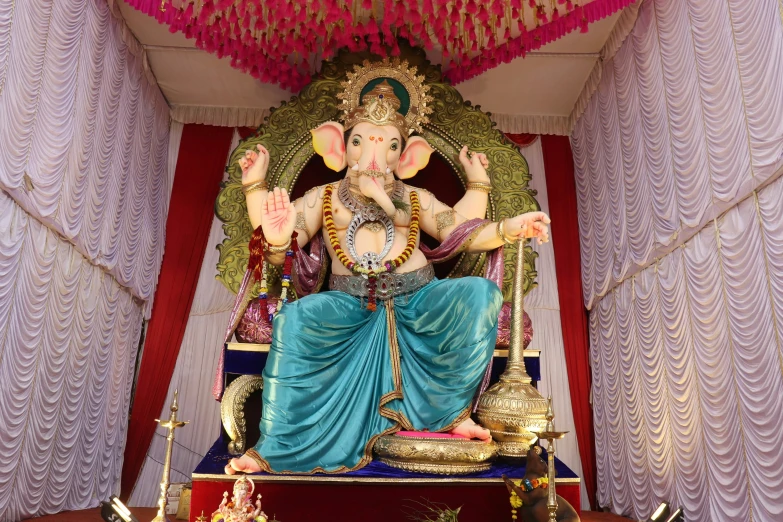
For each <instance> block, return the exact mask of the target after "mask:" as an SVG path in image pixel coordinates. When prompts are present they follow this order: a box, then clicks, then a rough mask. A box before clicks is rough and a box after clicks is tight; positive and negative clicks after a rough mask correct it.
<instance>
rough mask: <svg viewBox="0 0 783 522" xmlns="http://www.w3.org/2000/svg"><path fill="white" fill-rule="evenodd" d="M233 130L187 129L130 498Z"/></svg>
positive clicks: (131, 429) (128, 467) (152, 326)
mask: <svg viewBox="0 0 783 522" xmlns="http://www.w3.org/2000/svg"><path fill="white" fill-rule="evenodd" d="M233 132H234V129H233V128H230V127H213V126H208V125H185V127H184V129H183V131H182V141H181V143H180V148H179V156H178V159H177V168H176V171H175V174H174V186H173V188H172V191H171V202H170V204H169V215H168V218H167V220H166V246H165V250H164V255H163V264H162V266H161V269H160V278H159V279H158V288H157V290H156V293H155V304H154V306H153V309H152V317H151V318H150V322H149V327H148V328H147V337H146V340H145V343H144V351H143V353H142V359H141V367H140V369H139V378H138V381H137V384H136V395H135V397H134V399H133V409H132V410H131V416H130V421H129V426H128V440H127V443H126V446H125V461H124V463H123V467H122V493H121V498H123V499H126V500H127V499H128V497H130V494H131V492H132V491H133V487H134V485H135V484H136V478H137V477H138V475H139V472H140V471H141V466H142V464H143V463H144V458H145V456H146V455H147V451H148V449H149V447H150V442H151V441H152V437H153V435H154V433H155V427H156V426H157V424H156V423H155V419H156V418H158V416H159V415H160V414H161V410H162V409H163V403H164V401H165V400H166V394H167V392H168V388H169V382H170V381H171V375H172V374H173V373H174V364H175V363H176V362H177V355H178V354H179V347H180V344H181V343H182V337H183V336H184V335H185V326H186V325H187V323H188V316H189V314H190V306H191V304H192V303H193V295H194V294H195V293H196V284H197V283H198V275H199V272H200V270H201V263H202V261H203V260H204V252H205V250H206V246H207V240H208V238H209V230H210V228H211V225H212V217H213V210H212V209H213V207H214V204H215V198H217V195H218V191H219V190H220V181H221V179H222V178H223V172H224V169H225V165H226V157H227V155H228V148H229V146H230V145H231V136H232V134H233Z"/></svg>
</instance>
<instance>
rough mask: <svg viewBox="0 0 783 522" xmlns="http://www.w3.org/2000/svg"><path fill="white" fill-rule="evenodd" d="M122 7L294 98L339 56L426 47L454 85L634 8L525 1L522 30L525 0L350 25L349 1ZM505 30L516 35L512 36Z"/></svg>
mask: <svg viewBox="0 0 783 522" xmlns="http://www.w3.org/2000/svg"><path fill="white" fill-rule="evenodd" d="M126 1H127V2H128V3H129V4H130V5H131V6H133V7H134V8H136V9H138V10H140V11H142V12H144V13H146V14H147V15H150V16H153V17H154V18H155V19H156V20H158V22H160V23H162V24H165V25H167V26H168V28H169V30H170V31H171V32H181V33H183V34H185V36H186V37H188V38H191V39H194V40H195V43H196V46H197V47H198V48H200V49H203V50H205V51H207V52H210V53H213V54H215V55H217V56H219V57H222V56H227V57H230V59H231V64H232V66H233V67H236V68H237V69H240V70H242V71H245V72H247V73H249V74H251V75H252V76H253V77H255V78H259V79H260V80H261V81H263V82H267V83H277V84H279V85H280V86H281V87H285V88H290V89H293V90H298V89H300V88H302V87H303V86H304V85H306V84H307V82H308V81H309V79H310V76H311V75H312V74H313V73H314V72H315V71H316V70H314V69H313V67H317V66H316V65H314V64H319V63H320V60H321V59H327V58H329V57H331V56H333V55H334V54H335V52H336V51H337V50H338V49H340V48H344V47H347V48H348V49H349V50H352V51H360V50H363V49H368V48H369V50H370V51H371V52H373V53H375V54H379V55H382V56H383V55H387V54H388V55H393V56H396V55H399V53H400V49H399V45H398V38H402V39H407V40H409V41H410V42H411V44H412V45H419V46H423V47H424V48H426V49H432V48H433V46H434V45H435V43H437V44H439V46H440V47H441V49H443V68H444V71H445V73H444V75H445V76H446V78H447V79H448V80H450V81H451V82H453V83H459V82H461V81H464V80H467V79H468V78H471V77H473V76H476V75H477V74H481V73H483V72H485V71H487V70H489V69H491V68H493V67H496V66H497V65H499V64H500V63H507V62H509V61H511V60H513V59H515V58H518V57H520V56H525V54H526V53H528V52H530V51H532V50H535V49H538V48H539V47H541V46H542V45H544V44H546V43H548V42H551V41H554V40H556V39H558V38H561V37H562V36H563V35H565V34H567V33H569V32H571V31H575V30H579V31H581V32H586V31H587V28H588V24H589V23H592V22H594V21H596V20H600V19H602V18H605V17H607V16H609V15H611V14H613V13H615V12H617V11H618V10H620V9H623V8H624V7H626V6H627V5H629V4H630V3H632V2H633V0H593V1H591V2H589V3H586V4H585V5H577V4H576V3H575V2H573V0H557V2H555V1H551V2H550V3H547V2H545V1H543V0H528V2H527V3H528V5H529V6H530V8H531V9H533V11H534V20H535V23H536V27H535V29H532V30H530V31H528V29H527V27H525V25H524V16H523V13H522V6H523V3H524V0H385V1H381V2H378V1H375V2H374V1H373V0H361V2H358V5H359V6H360V7H361V8H362V9H363V12H360V13H359V14H358V16H359V18H358V19H356V20H354V16H353V14H352V12H351V11H352V9H353V7H354V1H355V0H305V1H302V0H264V1H262V0H202V1H199V2H195V1H190V0H178V1H177V2H176V3H172V0H165V1H164V2H163V4H161V3H159V2H155V1H153V0H126ZM373 4H374V5H373ZM547 6H550V7H547ZM373 7H375V9H374V10H373ZM510 24H515V25H513V27H514V30H515V31H518V32H519V36H514V37H513V38H512V36H511V28H512V27H510Z"/></svg>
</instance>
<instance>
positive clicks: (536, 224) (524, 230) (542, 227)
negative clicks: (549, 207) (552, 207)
mask: <svg viewBox="0 0 783 522" xmlns="http://www.w3.org/2000/svg"><path fill="white" fill-rule="evenodd" d="M549 223H551V220H550V219H549V216H547V215H546V214H545V213H543V212H528V213H526V214H520V215H518V216H514V217H512V218H508V219H506V221H505V223H504V225H503V232H504V233H505V234H506V236H507V237H508V238H509V239H512V238H516V239H522V238H537V239H538V244H539V245H540V244H541V243H547V242H548V241H549V227H548V226H547V225H548V224H549Z"/></svg>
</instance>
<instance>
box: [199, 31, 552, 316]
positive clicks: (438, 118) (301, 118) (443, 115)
mask: <svg viewBox="0 0 783 522" xmlns="http://www.w3.org/2000/svg"><path fill="white" fill-rule="evenodd" d="M402 49H403V51H402V56H401V58H402V59H405V60H407V61H408V63H409V64H411V65H415V66H416V67H417V68H418V74H424V76H425V78H426V80H425V81H426V83H427V84H429V86H430V91H429V92H430V95H431V96H432V97H433V98H434V102H433V103H432V107H433V113H432V114H431V115H430V123H429V124H428V125H426V126H425V128H424V132H423V137H424V138H425V139H426V140H427V141H428V142H429V143H430V145H432V147H433V148H434V149H435V150H436V151H437V153H438V154H440V155H441V157H443V158H444V159H445V160H446V162H448V163H449V165H451V167H452V169H453V170H454V172H455V174H456V175H457V176H458V177H459V179H460V180H461V182H462V184H463V186H464V185H465V183H466V178H465V173H464V171H463V169H462V166H461V165H460V162H459V151H460V149H461V148H462V146H463V145H467V146H468V147H469V148H470V150H472V151H475V152H483V153H484V154H486V155H487V157H488V159H489V165H490V166H489V175H490V177H491V179H492V186H493V190H492V194H491V197H490V204H489V208H488V210H487V213H488V217H489V218H490V219H492V220H497V219H499V218H504V217H509V216H514V215H517V214H521V213H524V212H530V211H534V210H538V209H539V208H540V207H539V205H538V202H537V201H536V199H535V191H533V190H531V189H529V188H528V183H529V182H530V172H529V169H528V165H527V161H525V158H524V157H523V156H522V154H520V153H519V149H518V148H517V147H516V146H515V145H514V144H512V143H510V142H509V141H508V140H507V139H506V137H505V136H504V135H503V133H502V132H500V131H498V130H496V129H495V128H494V124H493V123H492V121H491V120H490V118H489V114H487V113H485V112H482V111H481V110H480V107H478V106H472V105H471V104H470V102H466V101H464V100H463V99H462V96H461V95H460V94H459V92H457V90H456V89H455V88H453V87H452V86H450V85H448V84H447V83H445V82H444V81H443V78H442V76H441V72H440V67H439V66H435V65H432V64H431V63H430V62H429V61H427V59H426V57H425V55H424V52H423V51H421V50H420V49H413V48H410V47H402ZM365 59H370V60H373V59H378V57H375V56H372V55H369V54H366V53H347V52H342V53H340V54H339V56H338V57H337V58H335V59H334V60H333V61H330V62H324V64H323V66H322V69H321V73H320V74H319V75H318V76H316V77H314V78H313V81H312V82H311V83H310V84H309V85H307V86H306V87H305V88H304V89H303V90H302V92H301V93H300V94H299V95H298V96H294V97H292V98H291V100H290V101H288V102H284V103H283V104H282V105H281V106H280V107H277V108H275V109H273V110H272V113H271V115H270V116H269V118H267V120H266V121H265V122H264V124H263V125H261V127H259V128H258V130H257V132H256V134H255V135H254V136H252V137H250V138H248V139H246V140H244V141H243V142H241V143H240V144H239V145H238V146H237V148H236V149H235V150H234V151H233V152H232V154H231V161H230V164H229V167H228V174H229V179H228V181H227V182H226V183H224V184H223V187H222V189H221V191H220V194H219V195H218V198H217V201H216V202H215V213H216V214H217V216H218V218H220V220H221V221H222V222H223V223H224V224H223V230H224V231H225V234H226V239H225V240H224V241H223V243H222V244H221V245H219V246H218V249H219V250H220V260H219V262H218V265H217V270H218V274H217V276H216V277H217V278H218V279H219V280H220V281H221V282H222V283H223V284H224V285H226V287H227V288H228V289H229V290H231V291H232V292H234V293H236V292H237V291H238V289H239V285H240V283H241V281H242V277H243V276H244V273H245V269H246V267H247V259H248V249H247V243H248V241H249V239H250V234H251V233H252V229H251V226H250V221H249V219H248V217H247V209H246V206H245V197H244V194H243V193H242V189H241V183H242V172H241V170H240V168H239V166H238V165H237V161H238V160H239V158H240V157H241V156H242V154H244V151H245V150H247V149H249V148H255V146H256V145H257V144H259V143H261V144H263V145H264V147H266V148H267V150H268V151H269V155H270V163H269V173H268V175H267V179H268V181H269V183H270V185H271V186H279V187H285V188H286V189H288V190H289V192H290V191H291V189H292V188H293V186H294V185H295V183H296V181H297V178H298V177H299V174H300V173H301V172H302V169H303V168H304V167H305V165H306V164H307V162H308V161H309V160H310V158H312V156H313V154H314V151H313V146H312V139H311V136H310V130H311V129H314V128H316V127H317V126H318V125H320V124H321V123H323V122H325V121H330V120H332V121H334V120H337V119H338V117H339V111H338V109H337V107H338V105H339V103H338V100H337V94H338V93H339V92H340V91H341V89H342V88H341V86H340V82H341V81H342V80H344V79H345V76H346V73H347V72H348V71H349V70H353V66H354V64H361V63H362V62H363V61H364V60H365ZM308 188H309V187H308ZM436 196H437V194H436ZM515 255H516V247H507V248H506V249H505V259H504V262H505V273H506V275H505V281H504V285H503V295H504V298H505V300H507V301H510V300H511V281H512V270H513V268H514V256H515ZM536 256H537V254H536V253H535V252H534V251H533V249H532V248H530V245H529V242H528V243H526V246H525V267H526V270H527V274H526V275H527V277H526V279H525V291H526V292H528V291H530V289H532V288H533V287H534V286H535V285H536V283H535V278H536V275H537V274H536V271H535V259H536ZM485 262H486V255H484V254H463V255H462V257H461V258H460V260H459V262H458V263H457V265H456V266H455V268H454V269H453V270H452V272H451V274H450V276H452V277H459V276H463V275H480V274H481V273H482V270H483V266H484V263H485Z"/></svg>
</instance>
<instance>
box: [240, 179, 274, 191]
mask: <svg viewBox="0 0 783 522" xmlns="http://www.w3.org/2000/svg"><path fill="white" fill-rule="evenodd" d="M255 190H269V183H267V182H266V180H265V179H262V180H261V181H255V182H253V183H248V184H247V185H242V192H244V193H245V194H250V193H251V192H253V191H255Z"/></svg>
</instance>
